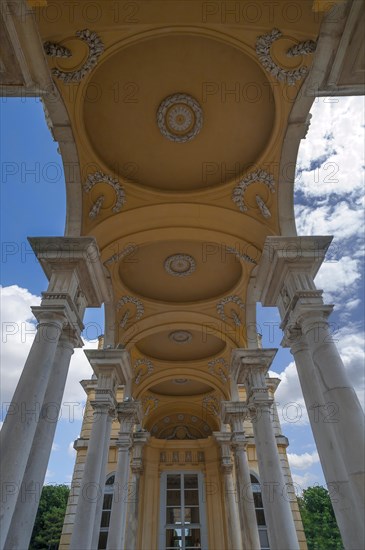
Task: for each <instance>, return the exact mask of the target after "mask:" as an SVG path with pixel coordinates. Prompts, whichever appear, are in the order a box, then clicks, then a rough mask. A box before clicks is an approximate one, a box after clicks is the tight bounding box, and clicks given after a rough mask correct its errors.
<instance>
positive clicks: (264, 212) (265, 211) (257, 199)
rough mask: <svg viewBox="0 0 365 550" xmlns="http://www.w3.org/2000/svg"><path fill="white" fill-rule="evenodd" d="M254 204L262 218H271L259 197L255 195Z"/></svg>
mask: <svg viewBox="0 0 365 550" xmlns="http://www.w3.org/2000/svg"><path fill="white" fill-rule="evenodd" d="M256 204H257V206H258V207H259V210H260V212H261V214H262V215H263V217H264V218H271V212H270V210H269V208H268V207H267V206H266V204H265V201H264V200H263V199H262V198H261V197H260V195H256Z"/></svg>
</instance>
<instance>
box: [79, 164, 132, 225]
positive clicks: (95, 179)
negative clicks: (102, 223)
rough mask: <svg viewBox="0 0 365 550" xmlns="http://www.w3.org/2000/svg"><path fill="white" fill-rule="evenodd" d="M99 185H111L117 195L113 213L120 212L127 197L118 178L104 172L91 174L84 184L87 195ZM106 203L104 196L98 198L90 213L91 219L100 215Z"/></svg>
mask: <svg viewBox="0 0 365 550" xmlns="http://www.w3.org/2000/svg"><path fill="white" fill-rule="evenodd" d="M98 183H107V184H108V185H110V186H111V187H112V188H113V189H114V191H115V195H116V202H115V205H114V206H113V209H112V211H113V212H114V213H117V212H119V211H120V210H121V209H122V207H123V205H124V204H125V202H126V196H125V192H124V189H123V187H122V186H121V185H120V183H119V181H118V180H117V179H116V178H113V176H111V175H109V174H104V172H100V171H99V172H94V173H93V174H89V175H88V176H87V178H86V182H85V184H84V191H85V192H86V193H89V192H90V191H91V189H92V188H93V187H94V186H95V185H97V184H98ZM103 202H104V195H101V196H100V197H98V198H97V200H96V201H95V203H94V204H93V206H92V207H91V209H90V211H89V218H91V219H94V218H96V216H97V215H98V214H99V212H100V209H101V207H102V205H103Z"/></svg>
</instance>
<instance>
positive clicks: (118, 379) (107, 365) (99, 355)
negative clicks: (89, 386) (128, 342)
mask: <svg viewBox="0 0 365 550" xmlns="http://www.w3.org/2000/svg"><path fill="white" fill-rule="evenodd" d="M84 352H85V355H86V357H87V358H88V360H89V363H90V365H91V366H92V369H93V371H94V373H95V374H96V376H97V377H98V380H102V379H103V378H105V379H107V378H110V379H112V380H113V381H115V384H116V385H121V384H122V385H125V384H126V383H127V382H128V381H129V380H130V379H131V378H132V367H131V360H130V355H129V352H128V351H127V350H126V349H109V348H108V349H87V350H84Z"/></svg>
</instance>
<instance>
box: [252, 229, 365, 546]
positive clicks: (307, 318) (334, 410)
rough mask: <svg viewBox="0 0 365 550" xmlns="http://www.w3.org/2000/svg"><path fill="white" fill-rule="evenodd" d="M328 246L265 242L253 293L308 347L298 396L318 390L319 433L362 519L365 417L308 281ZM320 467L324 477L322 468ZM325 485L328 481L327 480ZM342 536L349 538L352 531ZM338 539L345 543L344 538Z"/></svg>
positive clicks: (326, 310) (304, 240) (307, 241)
mask: <svg viewBox="0 0 365 550" xmlns="http://www.w3.org/2000/svg"><path fill="white" fill-rule="evenodd" d="M331 240H332V238H331V237H268V238H267V240H266V243H265V249H264V252H263V255H262V258H261V262H260V267H259V270H258V273H257V284H256V289H257V295H258V296H260V300H261V302H262V303H263V304H264V305H265V306H275V305H277V306H278V308H279V312H280V316H281V319H282V324H281V327H282V329H283V330H285V331H287V330H289V331H290V330H293V329H294V330H300V331H301V334H302V336H303V337H304V339H305V342H306V344H307V345H308V352H309V355H310V358H311V363H312V364H313V366H314V371H315V377H313V379H312V382H309V387H308V388H307V387H305V388H303V394H305V393H307V396H306V395H304V397H305V399H308V398H309V399H310V395H311V392H312V390H313V386H314V385H316V386H317V389H318V390H319V392H320V397H321V398H320V401H319V402H320V404H321V407H323V409H322V412H327V415H328V416H327V422H323V423H322V433H323V432H324V431H327V432H329V433H328V434H327V438H331V437H332V438H334V442H333V443H334V445H335V448H336V451H337V453H339V454H340V455H341V457H342V461H343V464H344V467H345V469H346V478H347V480H348V483H349V487H350V490H351V498H350V501H352V502H353V505H354V508H355V507H357V508H358V509H359V510H360V511H361V513H362V514H363V513H364V511H365V510H364V488H365V472H364V465H365V455H364V452H365V423H364V414H363V411H362V408H361V405H360V403H359V400H358V398H357V395H356V393H355V391H354V389H353V387H352V385H351V383H350V381H349V379H348V376H347V373H346V370H345V368H344V366H343V363H342V360H341V357H340V355H339V353H338V351H337V348H336V345H335V343H334V341H333V338H332V336H331V333H330V330H329V325H328V322H327V318H328V316H329V314H330V313H331V311H332V309H333V306H331V305H325V304H324V303H323V300H322V291H321V290H317V288H316V286H315V284H314V280H313V279H314V277H315V275H316V273H317V271H318V269H319V267H320V265H321V263H322V261H323V259H324V256H325V253H326V250H327V249H328V246H329V244H330V242H331ZM313 391H316V390H315V389H314V390H313ZM317 412H318V411H317ZM320 456H321V455H320ZM322 456H323V453H322ZM322 460H324V458H323V459H322ZM322 466H323V470H324V472H326V471H327V470H326V466H325V465H324V463H322ZM326 481H327V482H331V481H332V480H331V479H327V478H326ZM341 524H343V522H341ZM342 529H344V527H342ZM345 530H346V531H347V532H351V531H352V527H351V525H350V524H348V525H347V527H346V529H345ZM343 536H344V538H346V535H345V532H344V535H343Z"/></svg>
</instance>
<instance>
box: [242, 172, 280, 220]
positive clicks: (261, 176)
mask: <svg viewBox="0 0 365 550" xmlns="http://www.w3.org/2000/svg"><path fill="white" fill-rule="evenodd" d="M253 183H262V184H264V185H266V187H267V188H268V189H269V191H270V193H275V180H274V176H273V175H272V174H269V173H268V172H266V171H265V170H256V171H255V172H251V174H248V175H247V176H245V177H244V178H242V179H241V181H240V182H239V183H238V185H237V186H236V187H235V188H234V189H233V193H232V201H233V202H234V203H235V204H236V205H237V206H238V208H239V209H240V211H241V212H247V211H248V210H249V207H248V206H247V204H246V203H245V200H244V194H245V192H246V190H247V188H248V187H249V186H250V185H252V184H253ZM256 204H257V206H258V208H259V210H260V212H261V214H262V215H263V216H264V218H268V217H270V216H271V213H270V210H269V209H268V207H267V206H266V205H265V202H264V201H263V199H262V198H261V197H260V196H259V195H256Z"/></svg>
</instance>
